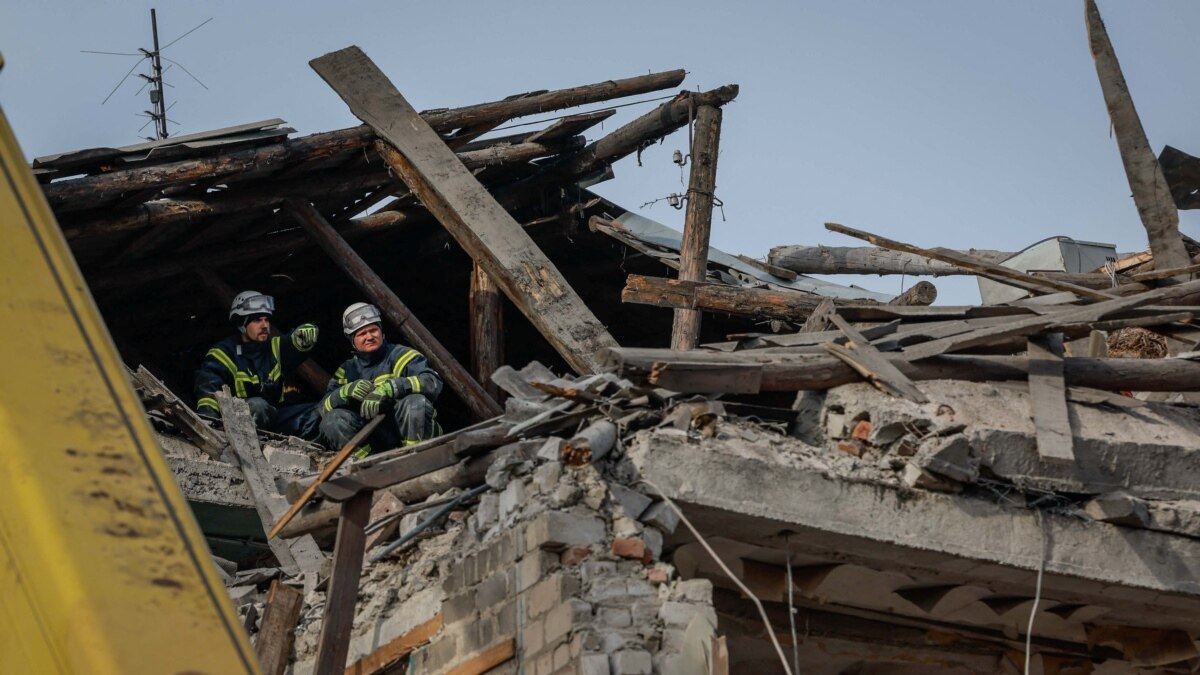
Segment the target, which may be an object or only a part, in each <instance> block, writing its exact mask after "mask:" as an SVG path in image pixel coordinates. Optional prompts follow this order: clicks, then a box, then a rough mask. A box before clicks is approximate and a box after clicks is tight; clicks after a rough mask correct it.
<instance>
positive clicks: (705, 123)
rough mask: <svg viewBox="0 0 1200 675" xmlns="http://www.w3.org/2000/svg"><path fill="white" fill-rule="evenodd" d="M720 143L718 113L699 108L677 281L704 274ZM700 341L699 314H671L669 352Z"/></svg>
mask: <svg viewBox="0 0 1200 675" xmlns="http://www.w3.org/2000/svg"><path fill="white" fill-rule="evenodd" d="M720 140H721V109H720V108H714V107H712V106H707V105H703V106H700V107H699V109H697V112H696V130H695V140H694V142H693V144H692V160H691V161H692V175H691V180H690V182H689V184H688V200H687V216H686V218H685V219H684V222H683V244H682V246H681V247H680V250H679V278H680V280H682V281H704V279H705V275H706V273H707V271H708V238H709V232H710V231H711V229H712V207H713V191H714V190H716V187H717V149H718V145H719V144H720ZM699 341H700V310H696V309H677V310H675V324H674V326H673V327H672V329H671V349H681V350H684V349H695V348H696V344H697V343H698V342H699Z"/></svg>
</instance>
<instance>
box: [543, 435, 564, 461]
mask: <svg viewBox="0 0 1200 675" xmlns="http://www.w3.org/2000/svg"><path fill="white" fill-rule="evenodd" d="M564 443H566V441H565V440H563V439H561V438H559V437H558V436H551V437H550V438H547V439H546V442H545V443H543V444H542V447H541V448H540V449H539V450H538V451H537V457H538V459H544V460H546V461H547V462H557V461H559V460H560V459H562V448H563V444H564Z"/></svg>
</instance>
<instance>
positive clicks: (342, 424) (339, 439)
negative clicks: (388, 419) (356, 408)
mask: <svg viewBox="0 0 1200 675" xmlns="http://www.w3.org/2000/svg"><path fill="white" fill-rule="evenodd" d="M366 423H367V421H366V420H364V419H363V418H361V417H359V416H358V415H356V414H355V413H352V412H350V411H349V410H346V409H345V408H336V409H334V410H330V411H329V412H327V413H325V417H323V418H321V424H320V432H321V442H323V443H324V444H325V447H327V448H329V449H330V450H341V449H342V446H344V445H346V444H347V443H349V442H350V439H351V438H354V434H356V433H358V430H359V429H362V428H363V426H365V425H366Z"/></svg>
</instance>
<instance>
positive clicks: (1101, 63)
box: [1084, 0, 1191, 269]
mask: <svg viewBox="0 0 1200 675" xmlns="http://www.w3.org/2000/svg"><path fill="white" fill-rule="evenodd" d="M1084 15H1085V20H1086V22H1087V31H1088V43H1089V45H1090V46H1091V50H1092V58H1093V59H1095V61H1096V76H1097V77H1098V78H1099V79H1100V89H1101V90H1102V91H1103V92H1104V104H1105V106H1107V108H1108V117H1109V119H1110V120H1111V121H1112V129H1113V133H1114V135H1115V136H1116V137H1117V148H1118V149H1119V150H1120V151H1121V163H1122V164H1123V165H1124V167H1125V177H1126V178H1127V179H1128V180H1129V189H1130V191H1131V192H1132V193H1133V202H1134V204H1136V205H1137V210H1138V215H1139V216H1140V217H1141V219H1142V226H1143V227H1145V228H1146V235H1147V236H1148V238H1149V239H1150V250H1151V251H1153V252H1154V266H1155V267H1156V268H1159V269H1167V268H1173V267H1185V266H1187V265H1188V264H1189V263H1191V260H1190V259H1189V258H1188V254H1187V249H1186V248H1184V245H1183V239H1182V238H1181V237H1180V236H1179V211H1178V210H1177V209H1176V206H1175V200H1174V199H1173V198H1172V197H1171V188H1170V186H1169V185H1168V184H1167V179H1166V177H1165V176H1163V172H1162V167H1161V166H1159V164H1158V158H1157V157H1155V156H1154V152H1153V151H1152V150H1151V149H1150V143H1149V141H1147V139H1146V130H1145V129H1143V128H1142V120H1141V118H1140V117H1138V113H1137V108H1135V107H1134V105H1133V97H1132V96H1130V95H1129V87H1128V85H1126V84H1125V75H1124V74H1123V73H1122V72H1121V64H1120V62H1119V61H1117V54H1116V52H1115V51H1114V50H1113V46H1112V42H1110V41H1109V39H1108V31H1107V30H1105V28H1104V21H1103V20H1102V19H1101V18H1100V10H1099V9H1098V8H1097V7H1096V3H1095V0H1086V2H1085V4H1084Z"/></svg>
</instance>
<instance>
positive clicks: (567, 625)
mask: <svg viewBox="0 0 1200 675" xmlns="http://www.w3.org/2000/svg"><path fill="white" fill-rule="evenodd" d="M591 620H592V606H591V605H590V604H588V603H586V602H584V601H583V600H579V599H578V598H568V599H567V600H565V601H564V602H562V604H560V605H558V606H557V607H555V608H553V609H551V610H550V611H549V612H548V613H547V614H546V642H548V643H549V642H554V641H555V640H557V639H558V638H560V637H562V636H564V635H566V634H568V633H570V632H571V631H573V630H575V629H576V628H579V627H581V626H584V625H586V624H588V623H589V622H590V621H591Z"/></svg>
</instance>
